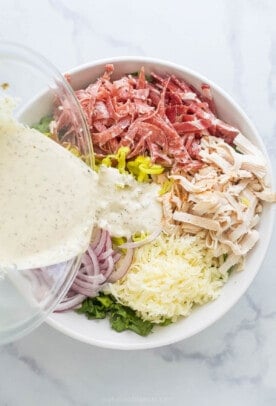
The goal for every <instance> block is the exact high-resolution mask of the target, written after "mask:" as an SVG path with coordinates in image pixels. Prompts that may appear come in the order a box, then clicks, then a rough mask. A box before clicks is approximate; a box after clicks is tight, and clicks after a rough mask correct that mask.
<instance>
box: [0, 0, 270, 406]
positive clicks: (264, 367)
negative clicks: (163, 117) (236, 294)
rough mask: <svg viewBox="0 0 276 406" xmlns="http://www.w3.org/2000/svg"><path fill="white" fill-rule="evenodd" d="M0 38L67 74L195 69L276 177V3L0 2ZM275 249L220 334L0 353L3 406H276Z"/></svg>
mask: <svg viewBox="0 0 276 406" xmlns="http://www.w3.org/2000/svg"><path fill="white" fill-rule="evenodd" d="M0 3H1V13H0V27H1V29H0V38H2V39H8V40H11V41H17V42H21V43H24V44H25V45H28V46H30V47H32V48H34V49H36V50H38V51H39V52H41V53H43V54H44V55H45V56H46V57H47V58H49V59H50V60H52V62H53V63H54V64H55V65H56V66H57V67H58V68H59V69H60V70H61V71H63V70H66V69H67V68H70V67H72V66H74V65H77V64H80V63H83V62H88V61H90V60H93V59H98V58H101V57H109V56H116V55H145V56H155V57H159V58H163V59H168V60H171V61H174V62H177V63H179V64H183V65H187V66H189V67H191V68H192V69H195V70H197V71H199V72H201V73H202V74H204V75H205V76H207V77H209V78H210V79H212V80H214V81H215V82H217V83H218V84H219V85H220V86H222V87H223V88H224V89H225V90H226V91H227V92H229V93H230V94H231V95H232V96H233V97H234V98H235V99H236V100H237V101H238V102H239V103H240V105H241V106H242V107H243V108H244V109H245V111H246V112H247V113H248V115H249V116H250V117H251V119H252V120H253V121H254V123H255V124H256V126H257V128H258V129H259V131H260V133H261V135H262V136H263V138H264V141H265V143H266V145H267V148H268V151H269V154H270V156H271V158H272V160H273V165H274V171H275V170H276V163H275V161H276V142H275V136H276V134H275V132H276V114H275V108H276V24H275V16H276V3H275V1H274V0H247V1H246V0H225V1H215V0H210V1H205V0H201V1H200V0H194V1H186V0H182V1H181V0H171V1H166V0H147V1H146V0H140V1H132V0H116V1H112V0H110V1H108V0H99V1H95V0H79V1H77V0H49V1H46V0H41V1H35V0H29V1H24V0H1V2H0ZM275 244H276V232H274V236H273V240H272V244H271V246H270V250H269V253H268V254H267V257H266V259H265V262H264V263H263V266H262V269H261V271H260V273H259V275H258V276H257V278H256V279H255V281H254V283H253V284H252V286H251V287H250V289H249V290H248V292H247V294H246V295H245V296H244V297H243V298H242V299H241V300H240V301H239V302H238V304H236V306H235V307H234V308H233V309H232V310H231V311H230V312H229V313H228V314H227V315H226V316H225V317H223V318H222V319H221V320H220V321H218V322H217V323H216V324H215V325H214V326H212V327H210V328H209V329H207V330H205V331H204V332H202V333H200V334H198V335H197V336H195V337H193V338H190V339H188V340H186V341H183V342H180V343H178V344H175V345H172V346H168V347H163V348H161V349H157V350H148V351H139V352H138V351H137V352H136V351H133V352H120V351H111V350H104V349H99V348H96V347H91V346H88V345H85V344H82V343H79V342H77V341H74V340H72V339H70V338H67V337H65V336H63V335H62V334H60V333H58V332H57V331H54V330H53V329H51V328H50V327H48V326H47V325H43V326H42V327H40V328H39V329H37V330H36V331H35V332H34V333H32V334H30V335H29V336H28V337H25V338H24V339H21V340H20V341H18V342H16V343H14V344H11V345H8V346H5V347H2V348H0V405H1V406H17V405H20V406H32V405H35V406H36V405H40V406H44V405H45V406H48V405H58V406H65V405H80V406H86V405H87V406H91V405H113V404H115V405H136V404H139V405H140V404H141V405H166V406H167V405H168V406H169V405H174V406H178V405H183V404H189V405H198V404H203V405H211V404H212V405H218V404H220V403H222V404H223V405H224V406H228V405H229V406H232V405H235V406H245V405H246V406H247V405H249V406H270V405H271V406H274V405H275V404H276V294H275V291H276V254H275V251H274V250H273V248H274V247H275Z"/></svg>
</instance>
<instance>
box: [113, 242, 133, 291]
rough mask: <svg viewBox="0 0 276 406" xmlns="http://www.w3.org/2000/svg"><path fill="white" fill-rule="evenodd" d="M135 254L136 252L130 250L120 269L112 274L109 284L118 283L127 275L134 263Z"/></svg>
mask: <svg viewBox="0 0 276 406" xmlns="http://www.w3.org/2000/svg"><path fill="white" fill-rule="evenodd" d="M120 247H121V246H120ZM133 252H134V250H133V249H132V248H129V249H128V250H127V252H126V255H125V256H124V258H123V259H122V261H121V263H120V264H119V266H118V268H117V269H116V270H115V271H113V272H112V274H111V275H110V277H109V278H108V280H107V282H111V283H114V282H117V281H118V280H119V279H121V278H122V277H123V276H124V275H125V274H126V273H127V271H128V268H129V267H130V264H131V262H132V258H133Z"/></svg>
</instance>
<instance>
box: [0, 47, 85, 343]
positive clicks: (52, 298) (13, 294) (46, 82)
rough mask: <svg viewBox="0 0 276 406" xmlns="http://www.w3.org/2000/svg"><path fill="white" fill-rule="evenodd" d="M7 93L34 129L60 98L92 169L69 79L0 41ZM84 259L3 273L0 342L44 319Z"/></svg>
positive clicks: (0, 84) (0, 86)
mask: <svg viewBox="0 0 276 406" xmlns="http://www.w3.org/2000/svg"><path fill="white" fill-rule="evenodd" d="M6 95H10V96H12V97H15V98H16V99H17V102H18V103H17V107H16V110H15V116H16V118H17V119H18V120H19V121H20V122H22V123H24V124H28V125H30V126H31V125H33V124H34V123H37V122H39V120H40V119H41V118H42V117H43V116H45V115H48V114H51V112H52V110H53V105H54V103H55V101H56V99H57V97H58V98H59V100H61V101H63V102H64V101H65V102H66V104H67V106H69V107H70V111H71V113H72V114H70V116H71V118H70V119H71V120H74V128H75V134H73V136H72V134H71V135H70V143H71V145H73V146H74V145H75V146H76V147H77V148H78V150H79V151H80V152H81V155H82V156H84V157H85V161H86V163H87V164H88V165H89V166H92V159H93V151H92V144H91V139H90V136H89V131H88V129H87V126H86V122H85V119H84V116H83V114H82V111H81V108H80V106H79V103H78V101H77V99H76V97H75V95H74V92H73V91H72V89H71V87H70V85H69V84H68V83H67V81H66V80H65V79H64V78H63V76H62V75H61V74H60V73H59V72H58V70H57V69H56V68H55V67H54V66H53V65H52V64H51V63H50V62H48V61H47V60H46V59H45V58H44V57H42V56H40V55H39V54H37V53H35V52H33V51H31V50H29V49H27V48H25V47H23V46H19V45H16V44H11V43H6V42H5V43H0V96H6ZM76 123H77V125H76ZM15 164H16V163H15ZM80 258H81V254H80V255H79V256H78V257H76V258H73V259H70V260H69V261H66V262H63V263H59V264H54V265H51V266H47V267H43V268H36V269H27V270H26V269H25V270H22V271H20V270H9V271H8V272H6V273H5V272H0V344H4V343H7V342H10V341H12V340H14V339H16V338H19V337H21V336H23V335H24V334H26V333H28V332H30V331H31V330H33V329H34V328H36V327H37V326H38V325H39V324H41V323H42V322H43V321H44V320H45V318H46V317H47V315H48V314H49V313H50V312H51V311H52V310H53V309H54V308H55V306H56V305H57V304H58V302H59V301H60V299H61V297H62V296H63V295H64V294H65V292H66V291H67V289H68V288H69V286H70V284H71V282H72V280H73V278H74V276H75V274H76V272H77V270H78V268H79V265H80Z"/></svg>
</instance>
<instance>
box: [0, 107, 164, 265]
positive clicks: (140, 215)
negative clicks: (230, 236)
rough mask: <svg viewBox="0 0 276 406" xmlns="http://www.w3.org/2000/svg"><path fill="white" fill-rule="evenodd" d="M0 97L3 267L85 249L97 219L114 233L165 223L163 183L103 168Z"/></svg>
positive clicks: (70, 255) (0, 261)
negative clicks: (18, 116)
mask: <svg viewBox="0 0 276 406" xmlns="http://www.w3.org/2000/svg"><path fill="white" fill-rule="evenodd" d="M12 108H13V102H12V101H11V100H10V99H4V100H2V101H1V102H0V190H1V193H0V213H1V221H0V268H2V269H3V268H6V269H9V268H11V267H12V268H16V269H26V268H34V267H41V266H47V265H51V264H55V263H59V262H63V261H66V260H68V259H71V258H73V257H75V256H77V255H79V254H80V253H82V252H84V251H85V250H86V249H87V247H88V244H89V242H90V238H91V232H92V228H93V226H94V225H98V226H99V227H102V228H104V229H107V230H108V231H110V233H111V235H114V236H126V237H130V236H131V235H132V234H134V233H135V232H141V231H145V232H152V231H154V230H155V229H157V228H159V227H160V222H161V216H162V212H161V205H160V204H159V203H158V202H157V195H158V186H156V185H150V184H140V183H138V182H137V181H136V180H135V179H134V178H133V177H132V176H131V175H125V174H120V173H119V172H118V171H117V170H116V169H113V168H105V167H102V168H101V169H100V171H99V174H96V173H95V172H93V171H92V170H91V169H89V168H88V167H87V166H86V165H85V164H84V163H83V162H82V161H81V160H80V159H79V158H76V157H75V156H74V155H72V154H71V153H70V152H69V151H67V150H66V149H64V148H63V147H61V146H60V145H58V144H57V143H55V142H54V141H52V140H51V139H49V138H47V137H46V136H45V135H43V134H41V133H40V132H38V131H36V130H34V129H30V128H28V127H25V126H23V125H22V124H20V123H18V122H17V121H16V120H15V119H14V118H13V117H12Z"/></svg>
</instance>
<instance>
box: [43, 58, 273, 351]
mask: <svg viewBox="0 0 276 406" xmlns="http://www.w3.org/2000/svg"><path fill="white" fill-rule="evenodd" d="M124 62H125V63H127V62H134V63H136V62H137V64H143V63H144V62H145V63H150V64H153V65H154V64H156V65H159V66H163V67H164V68H167V69H168V70H169V69H170V68H171V69H173V70H179V71H181V72H182V73H183V75H185V74H186V75H190V76H193V77H195V78H196V79H197V80H199V81H201V82H203V83H208V84H209V85H210V86H211V88H212V89H213V90H215V91H216V93H218V94H219V95H221V96H222V97H223V98H224V99H225V100H226V101H228V102H229V103H230V104H231V105H233V107H234V108H235V109H236V110H237V111H238V112H239V114H240V116H241V118H242V120H243V121H244V122H245V123H246V124H247V126H248V128H249V130H250V131H251V133H252V134H253V137H254V138H255V139H257V140H258V142H259V144H260V147H261V149H262V152H263V153H264V155H265V157H266V160H267V166H268V175H269V181H270V183H271V185H272V187H273V186H275V178H274V176H273V171H272V165H271V161H270V158H269V156H268V153H267V150H266V147H265V144H264V142H263V140H262V138H261V136H260V135H259V133H258V131H257V128H256V127H255V125H254V124H253V123H252V122H251V120H250V119H249V117H248V116H247V114H246V113H245V112H244V111H243V109H242V108H241V107H240V106H239V104H238V103H237V102H236V101H235V100H234V99H233V98H232V96H230V95H229V94H228V93H227V92H226V91H225V90H223V89H222V88H221V87H220V86H218V85H217V84H216V83H214V82H213V81H212V80H210V79H208V78H207V77H205V76H203V75H202V74H200V73H198V72H197V71H195V70H193V69H191V68H188V67H186V66H183V65H180V64H176V63H174V62H170V61H167V60H163V59H159V58H151V57H144V56H116V57H111V58H103V59H97V60H94V61H91V62H87V63H84V64H81V65H78V66H76V67H74V68H72V69H69V70H67V71H66V73H67V74H69V75H75V74H78V73H82V72H84V71H85V70H87V69H92V68H96V67H99V66H100V65H105V64H109V63H110V64H112V63H114V64H116V63H124ZM268 214H269V215H270V218H271V222H270V223H269V227H268V229H267V230H266V237H267V238H266V239H267V243H266V246H265V247H264V249H263V250H262V251H261V252H260V260H259V266H257V267H256V268H255V269H254V270H253V271H251V273H250V275H249V277H248V278H247V283H246V284H245V285H244V287H243V289H242V290H241V291H240V292H239V294H238V295H237V297H235V298H234V300H232V301H231V302H230V303H228V304H227V305H226V306H224V307H222V308H221V310H220V311H219V312H218V313H217V314H216V315H213V316H212V314H211V315H210V317H209V318H208V320H203V322H202V323H201V324H199V325H198V326H197V327H195V328H194V329H193V330H192V331H191V332H189V333H188V334H185V331H184V333H183V331H182V330H181V331H180V332H179V334H175V335H173V336H172V337H170V338H167V337H165V338H161V339H159V340H158V339H157V340H156V341H155V342H152V343H147V340H146V338H145V341H143V342H140V343H117V342H116V343H115V344H114V343H113V342H112V341H108V340H106V341H104V342H102V341H101V340H99V339H95V338H93V337H88V336H83V335H82V334H80V333H78V332H77V331H74V330H71V329H70V328H68V327H65V326H64V325H63V323H61V322H58V321H57V320H55V319H53V318H52V317H51V315H50V316H48V318H47V319H46V323H47V324H48V325H49V326H51V327H53V328H54V329H56V330H58V331H60V332H61V333H63V334H65V335H67V336H69V337H71V338H74V339H76V340H78V341H81V342H83V343H86V344H90V345H95V346H98V347H101V348H108V349H117V350H144V349H150V348H158V347H162V346H165V345H170V344H174V343H176V342H179V341H182V340H185V339H187V338H190V337H192V336H194V335H196V334H198V333H199V332H201V331H203V330H205V329H207V328H208V327H210V326H211V325H213V324H214V323H215V322H217V321H218V320H219V319H221V318H222V316H223V315H225V314H226V313H227V312H228V311H229V310H230V309H231V308H232V307H233V306H234V305H235V304H236V303H237V302H238V301H239V300H240V299H241V297H242V296H243V295H244V294H245V292H246V291H247V290H248V288H249V287H250V285H251V284H252V282H253V280H254V279H255V277H256V275H257V273H258V272H259V271H260V269H261V265H262V263H263V261H264V258H265V256H266V253H267V251H268V248H269V246H270V242H271V237H272V232H273V225H274V221H275V210H273V208H272V207H271V209H270V213H268ZM153 334H154V333H153Z"/></svg>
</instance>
